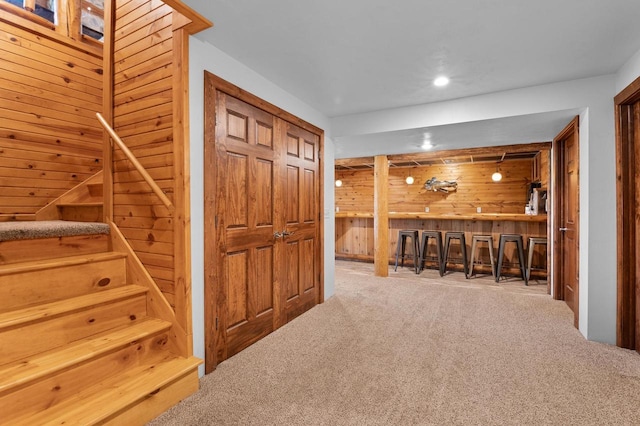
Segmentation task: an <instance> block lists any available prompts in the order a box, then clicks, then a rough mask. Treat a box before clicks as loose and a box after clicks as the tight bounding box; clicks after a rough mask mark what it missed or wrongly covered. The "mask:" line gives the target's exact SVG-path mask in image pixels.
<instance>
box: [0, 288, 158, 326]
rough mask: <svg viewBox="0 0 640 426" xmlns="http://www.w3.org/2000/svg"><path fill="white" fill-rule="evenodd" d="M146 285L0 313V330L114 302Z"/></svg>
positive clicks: (133, 295)
mask: <svg viewBox="0 0 640 426" xmlns="http://www.w3.org/2000/svg"><path fill="white" fill-rule="evenodd" d="M147 291H148V289H147V288H146V287H142V286H139V285H126V286H123V287H116V288H112V289H109V290H104V291H100V292H97V293H91V294H85V295H82V296H77V297H72V298H69V299H64V300H58V301H55V302H49V303H43V304H40V305H35V306H29V307H26V308H22V309H16V310H14V311H8V312H2V313H0V331H1V330H3V329H7V328H15V327H18V326H22V325H25V324H29V323H32V322H36V321H41V320H46V319H49V318H54V317H57V316H60V315H63V314H69V313H72V312H77V311H81V310H83V309H87V308H90V307H94V306H99V305H104V304H108V303H115V302H118V301H120V300H123V299H128V298H132V297H136V296H140V295H143V294H145V293H146V292H147Z"/></svg>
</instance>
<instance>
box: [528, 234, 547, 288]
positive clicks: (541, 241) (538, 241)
mask: <svg viewBox="0 0 640 426" xmlns="http://www.w3.org/2000/svg"><path fill="white" fill-rule="evenodd" d="M528 245H529V248H528V251H527V253H528V257H529V258H528V259H527V281H528V280H530V279H531V264H532V263H533V252H534V251H535V248H536V245H544V246H545V247H546V246H547V239H546V238H540V237H529V244H528ZM546 263H547V262H546V256H545V266H544V268H536V269H537V270H540V271H546V270H547V265H546Z"/></svg>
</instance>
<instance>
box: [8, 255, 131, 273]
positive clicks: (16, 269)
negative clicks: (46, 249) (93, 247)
mask: <svg viewBox="0 0 640 426" xmlns="http://www.w3.org/2000/svg"><path fill="white" fill-rule="evenodd" d="M126 257H127V255H126V254H124V253H120V252H116V251H111V252H105V253H93V254H82V255H79V256H67V257H59V258H55V259H40V260H31V261H27V262H22V263H12V264H9V265H0V277H1V276H4V275H13V274H20V273H27V272H35V271H40V270H44V269H53V268H63V267H67V266H79V265H84V264H87V263H93V262H104V261H108V260H114V259H123V258H126Z"/></svg>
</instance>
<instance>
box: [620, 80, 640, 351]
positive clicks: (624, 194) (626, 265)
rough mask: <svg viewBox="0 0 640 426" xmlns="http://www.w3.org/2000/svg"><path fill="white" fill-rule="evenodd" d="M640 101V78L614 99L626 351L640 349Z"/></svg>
mask: <svg viewBox="0 0 640 426" xmlns="http://www.w3.org/2000/svg"><path fill="white" fill-rule="evenodd" d="M638 101H640V77H638V78H637V79H636V80H635V81H634V82H632V83H631V84H630V85H629V86H627V87H626V88H625V89H623V90H622V91H621V92H620V93H618V95H616V97H615V98H614V103H615V120H616V178H617V179H616V235H617V244H616V245H617V250H616V254H617V257H618V259H617V260H618V262H617V264H618V270H617V290H618V291H617V315H616V344H617V345H618V346H620V347H623V348H628V349H635V350H638V349H639V348H640V342H638V341H636V331H637V327H638V324H637V321H638V318H636V310H637V306H638V291H637V283H636V281H637V273H638V271H637V267H636V244H638V234H637V230H636V226H637V223H636V219H635V218H636V217H637V214H638V213H639V212H638V205H637V202H638V200H636V184H637V182H636V175H637V173H638V172H639V171H637V170H636V156H637V155H638V152H637V151H638V150H640V147H637V146H636V143H635V140H636V138H637V137H639V136H640V135H636V131H635V126H637V123H634V112H633V105H634V104H635V103H637V102H638Z"/></svg>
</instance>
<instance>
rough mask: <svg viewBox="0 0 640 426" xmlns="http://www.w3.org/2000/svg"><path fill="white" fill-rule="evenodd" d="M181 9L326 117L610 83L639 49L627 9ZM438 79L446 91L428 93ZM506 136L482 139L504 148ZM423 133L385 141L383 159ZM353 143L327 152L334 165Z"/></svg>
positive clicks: (342, 1) (620, 3) (488, 4)
mask: <svg viewBox="0 0 640 426" xmlns="http://www.w3.org/2000/svg"><path fill="white" fill-rule="evenodd" d="M183 1H184V3H186V4H188V5H189V6H191V7H192V8H194V9H195V10H197V11H198V12H199V13H201V14H203V15H204V16H206V17H207V18H209V19H211V20H212V21H213V22H214V27H212V28H210V29H208V30H205V31H203V32H201V33H200V34H198V35H197V37H198V38H200V39H203V40H205V41H208V42H209V43H211V44H213V45H215V46H216V47H218V48H219V49H220V50H222V51H224V52H225V53H227V54H228V55H230V56H231V57H233V58H235V59H237V60H238V61H240V62H242V63H244V64H245V65H247V66H248V67H250V68H252V69H253V70H255V71H257V72H258V73H260V74H261V75H263V76H264V77H266V78H267V79H269V80H271V81H273V82H274V83H275V84H277V85H278V86H280V87H282V88H283V89H284V90H286V91H288V92H289V93H291V94H293V95H294V96H296V97H298V98H299V99H301V100H302V101H304V102H306V103H307V104H309V105H311V106H312V107H314V108H316V109H317V110H319V111H320V112H322V113H324V114H325V115H327V116H328V117H336V116H342V115H348V114H353V113H361V112H368V111H376V110H382V109H388V108H395V107H401V106H408V105H418V104H424V103H431V102H437V101H443V100H450V99H457V98H464V97H467V96H473V95H479V94H485V93H491V92H496V91H502V90H508V89H513V88H518V87H529V86H535V85H540V84H545V83H551V82H558V81H566V80H572V79H578V78H584V77H592V76H598V75H604V74H611V73H614V72H616V71H617V70H618V69H619V68H620V67H621V66H622V65H623V64H624V63H625V61H627V60H628V59H629V58H630V57H631V56H632V55H633V54H634V53H635V52H636V51H638V50H640V25H638V23H637V21H638V18H640V1H637V0H606V1H605V0H534V1H531V0H529V1H524V0H449V1H438V2H436V1H434V0H398V1H382V0H322V1H311V0H270V1H247V0H183ZM440 74H446V75H448V76H449V77H450V78H451V84H450V85H449V86H448V87H446V88H436V87H434V86H433V85H432V80H433V79H434V78H435V77H436V76H438V75H440ZM571 114H573V112H571ZM522 120H523V118H520V119H518V120H516V121H517V122H518V124H520V125H523V126H528V124H527V123H525V122H523V121H522ZM549 120H550V121H551V122H557V121H558V120H559V117H558V116H557V114H551V115H550V117H549ZM491 121H493V120H491ZM531 123H534V124H535V125H537V126H544V125H545V122H544V117H543V116H539V117H532V121H531ZM496 124H499V123H497V122H493V123H492V122H487V123H476V126H482V125H490V126H495V125H496ZM565 124H566V123H565ZM458 126H461V125H458ZM446 127H448V126H446ZM512 127H513V126H510V124H509V123H506V124H504V126H503V128H502V130H493V132H494V133H497V134H500V135H501V137H502V138H503V139H509V140H512V139H513V138H512V137H511V136H513V137H516V134H513V133H511V134H510V135H509V134H507V130H508V129H511V128H512ZM560 128H562V127H560ZM478 129H480V130H481V132H483V133H485V134H486V135H487V136H489V135H490V134H491V132H492V130H491V129H490V128H489V129H484V130H482V129H481V128H480V127H477V128H476V129H474V131H476V132H477V131H478ZM445 130H447V131H452V132H453V134H454V135H455V134H457V135H458V136H459V137H463V136H464V135H465V134H466V133H470V132H467V131H465V129H464V126H462V128H460V129H458V130H453V129H445ZM424 131H425V130H424V129H414V130H412V131H407V132H405V133H406V134H403V133H400V134H398V135H395V136H397V137H398V141H399V142H398V143H394V144H393V145H394V146H395V147H396V148H395V149H394V152H393V153H398V151H399V150H402V151H401V152H410V151H407V150H410V149H411V145H408V144H409V141H410V140H413V139H414V135H413V133H419V132H424ZM412 132H413V133H412ZM548 133H549V131H547V132H545V133H544V135H547V134H548ZM447 134H448V133H447ZM541 135H542V134H541ZM535 136H536V135H532V137H534V139H535ZM389 137H392V138H393V137H394V135H389V134H384V135H382V134H379V135H369V136H368V138H367V140H366V141H361V142H366V143H371V144H373V145H375V144H376V143H380V142H379V141H380V140H382V139H384V140H386V141H388V140H389ZM363 138H364V136H363ZM369 138H371V139H369ZM510 138H511V139H510ZM394 140H395V139H394ZM546 140H548V138H547V139H546ZM377 141H378V142H377ZM353 142H354V141H353V140H352V139H350V140H349V141H346V140H345V141H342V142H340V141H337V142H336V144H337V150H338V155H337V156H338V157H343V156H348V154H345V153H346V152H348V147H347V146H346V145H348V144H350V143H353ZM400 142H402V145H400ZM507 143H517V142H514V141H512V142H507ZM341 144H345V146H341ZM414 145H415V143H414ZM489 145H498V143H495V141H493V143H489ZM384 147H385V149H388V142H387V144H386V145H384ZM448 148H450V146H447V149H448ZM413 149H414V150H415V146H414V147H413ZM372 153H376V154H377V153H382V152H372Z"/></svg>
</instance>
